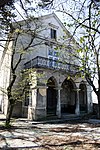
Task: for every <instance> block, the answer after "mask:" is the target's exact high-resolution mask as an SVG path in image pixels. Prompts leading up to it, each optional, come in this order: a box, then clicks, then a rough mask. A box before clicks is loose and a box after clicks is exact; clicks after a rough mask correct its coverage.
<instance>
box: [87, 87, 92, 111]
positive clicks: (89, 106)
mask: <svg viewBox="0 0 100 150" xmlns="http://www.w3.org/2000/svg"><path fill="white" fill-rule="evenodd" d="M91 94H92V90H91V87H90V86H89V85H87V111H88V113H91V112H92V111H93V103H92V95H91Z"/></svg>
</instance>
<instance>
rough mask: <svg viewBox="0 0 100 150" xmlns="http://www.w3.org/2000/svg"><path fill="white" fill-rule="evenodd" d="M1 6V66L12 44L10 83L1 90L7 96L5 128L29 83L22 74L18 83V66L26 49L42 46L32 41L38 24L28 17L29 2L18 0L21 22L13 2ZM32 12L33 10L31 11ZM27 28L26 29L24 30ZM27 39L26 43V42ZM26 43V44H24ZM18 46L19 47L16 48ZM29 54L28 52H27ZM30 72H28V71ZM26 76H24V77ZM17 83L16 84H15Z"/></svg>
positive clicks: (37, 30) (19, 72) (19, 74)
mask: <svg viewBox="0 0 100 150" xmlns="http://www.w3.org/2000/svg"><path fill="white" fill-rule="evenodd" d="M4 2H5V3H2V6H1V5H0V7H1V9H0V16H1V20H0V21H1V26H0V30H1V34H2V38H1V47H3V48H4V50H3V55H2V58H1V64H0V65H1V66H2V64H3V61H4V58H5V55H6V53H7V51H8V47H9V45H10V44H11V43H13V46H12V48H11V49H10V51H11V52H10V53H11V65H10V66H9V67H10V68H9V69H10V81H9V85H8V87H7V89H6V90H5V89H3V88H2V89H1V90H2V92H4V93H5V94H7V97H8V109H7V115H6V126H9V124H10V120H11V115H12V112H13V108H14V105H15V103H16V102H17V101H18V100H20V99H22V98H23V93H24V92H25V91H27V85H28V83H29V76H28V75H27V74H28V73H26V72H24V76H25V78H24V80H22V81H20V78H21V76H22V75H23V74H22V70H20V67H19V66H20V64H21V63H22V62H23V61H24V59H25V55H26V54H27V49H32V48H33V47H35V46H37V45H38V44H39V45H40V44H42V42H41V41H38V42H37V43H34V39H35V38H36V34H37V33H38V32H39V28H40V24H39V25H38V24H37V19H36V18H34V17H31V16H30V13H29V10H30V5H29V4H30V3H31V2H30V1H29V0H25V1H24V2H23V1H21V0H19V4H20V7H21V9H22V10H23V13H22V14H20V12H19V11H18V10H17V13H18V14H19V15H20V17H21V19H22V20H23V21H17V19H18V18H17V15H16V11H15V10H16V7H15V5H14V4H15V3H14V1H12V3H11V5H9V3H8V1H4ZM25 4H28V6H29V7H26V5H25ZM31 11H34V9H31ZM30 22H33V23H34V29H31V28H30V26H29V24H30ZM25 26H27V29H26V28H25ZM26 38H28V40H27V41H28V42H27V41H26ZM2 41H5V42H6V44H5V45H4V46H3V45H2ZM25 41H26V43H25ZM18 45H20V46H18ZM28 52H29V51H28ZM1 66H0V67H1ZM28 71H30V70H28ZM25 74H26V75H25ZM17 82H18V83H17Z"/></svg>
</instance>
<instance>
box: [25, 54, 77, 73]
mask: <svg viewBox="0 0 100 150" xmlns="http://www.w3.org/2000/svg"><path fill="white" fill-rule="evenodd" d="M24 68H25V69H29V68H46V69H47V68H48V69H54V70H61V71H64V72H69V73H72V74H75V73H76V72H77V68H78V66H75V65H73V64H69V63H63V62H61V61H59V60H53V59H48V58H45V57H41V56H37V57H35V58H34V59H32V60H31V61H28V62H27V63H25V64H24Z"/></svg>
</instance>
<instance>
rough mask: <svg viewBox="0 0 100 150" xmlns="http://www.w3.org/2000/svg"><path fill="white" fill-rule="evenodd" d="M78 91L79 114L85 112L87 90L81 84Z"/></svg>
mask: <svg viewBox="0 0 100 150" xmlns="http://www.w3.org/2000/svg"><path fill="white" fill-rule="evenodd" d="M79 88H80V91H79V99H80V113H86V112H87V88H86V85H85V84H84V83H81V84H80V86H79Z"/></svg>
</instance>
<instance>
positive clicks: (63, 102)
mask: <svg viewBox="0 0 100 150" xmlns="http://www.w3.org/2000/svg"><path fill="white" fill-rule="evenodd" d="M20 24H22V25H23V28H25V29H26V30H27V28H30V30H31V31H32V30H33V31H34V26H35V27H37V26H38V27H37V32H36V37H35V39H34V41H32V43H31V47H29V48H28V49H27V50H26V51H27V52H26V53H25V54H24V60H23V61H22V62H21V63H20V67H19V68H20V69H18V71H19V70H22V71H23V70H24V71H26V70H30V72H28V76H29V77H30V76H31V80H30V82H29V84H28V89H29V90H27V92H26V93H24V100H23V101H21V100H20V101H19V102H17V103H16V105H15V108H14V111H13V116H18V117H28V118H29V119H31V120H37V119H43V118H47V117H49V116H57V117H58V118H61V117H64V116H65V117H66V116H67V115H70V114H73V115H76V116H79V115H81V114H84V113H90V112H92V98H91V87H90V86H89V85H88V83H87V82H86V80H85V79H83V78H81V76H80V75H79V73H78V69H77V68H78V67H79V60H78V57H75V56H76V55H77V53H76V50H77V49H78V48H79V46H78V44H77V42H76V41H75V40H74V38H71V34H70V33H69V32H68V31H67V29H66V28H65V26H64V25H63V23H62V22H61V21H60V20H59V18H58V17H57V16H56V15H55V14H54V13H53V14H49V15H45V16H42V17H39V18H38V19H36V21H35V25H34V22H33V21H30V22H29V26H28V27H27V26H26V24H25V22H24V21H21V22H20ZM30 39H31V35H30V33H29V32H27V34H23V35H21V36H20V37H19V39H18V41H17V47H16V52H18V51H19V48H20V49H21V48H22V47H23V45H24V46H25V45H26V46H27V44H28V42H29V41H30ZM12 49H13V41H11V43H10V44H9V46H8V49H7V51H6V52H5V54H3V55H4V56H3V61H2V66H1V76H0V77H1V80H0V82H1V86H2V87H5V88H7V85H8V84H9V80H10V78H9V77H10V65H11V64H10V60H11V50H12ZM17 55H18V53H17ZM17 55H16V57H15V58H16V60H17V58H18V56H17ZM16 60H15V61H16ZM24 71H23V72H24ZM77 73H78V75H77ZM17 82H18V80H17ZM0 99H1V101H0V102H1V110H2V112H4V113H5V114H6V112H7V103H8V101H7V96H6V95H5V93H4V92H1V95H0Z"/></svg>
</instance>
